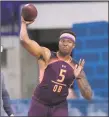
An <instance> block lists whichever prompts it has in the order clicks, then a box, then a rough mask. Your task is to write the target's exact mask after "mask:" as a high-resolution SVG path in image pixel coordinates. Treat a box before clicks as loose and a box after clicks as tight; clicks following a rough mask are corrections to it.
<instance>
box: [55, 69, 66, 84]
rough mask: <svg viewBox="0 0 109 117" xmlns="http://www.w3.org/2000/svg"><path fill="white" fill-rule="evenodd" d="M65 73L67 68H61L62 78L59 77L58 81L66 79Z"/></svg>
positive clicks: (60, 74)
mask: <svg viewBox="0 0 109 117" xmlns="http://www.w3.org/2000/svg"><path fill="white" fill-rule="evenodd" d="M65 73H66V70H65V69H61V70H60V73H59V76H60V77H61V79H57V82H63V81H64V79H65Z"/></svg>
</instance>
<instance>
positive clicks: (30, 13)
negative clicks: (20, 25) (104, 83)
mask: <svg viewBox="0 0 109 117" xmlns="http://www.w3.org/2000/svg"><path fill="white" fill-rule="evenodd" d="M37 14H38V12H37V9H36V7H35V6H34V5H33V4H26V5H24V6H23V7H22V11H21V15H22V16H23V18H24V20H25V21H34V20H35V19H36V17H37Z"/></svg>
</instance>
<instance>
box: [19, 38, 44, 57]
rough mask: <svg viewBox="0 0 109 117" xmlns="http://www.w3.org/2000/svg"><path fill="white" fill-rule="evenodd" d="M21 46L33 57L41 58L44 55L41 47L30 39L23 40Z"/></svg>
mask: <svg viewBox="0 0 109 117" xmlns="http://www.w3.org/2000/svg"><path fill="white" fill-rule="evenodd" d="M21 44H22V45H23V47H24V48H25V49H26V50H27V51H28V52H30V53H31V54H32V55H33V56H36V57H39V56H40V55H41V54H42V48H41V46H40V45H39V44H38V43H37V42H35V41H34V40H30V39H28V40H26V41H24V40H22V41H21Z"/></svg>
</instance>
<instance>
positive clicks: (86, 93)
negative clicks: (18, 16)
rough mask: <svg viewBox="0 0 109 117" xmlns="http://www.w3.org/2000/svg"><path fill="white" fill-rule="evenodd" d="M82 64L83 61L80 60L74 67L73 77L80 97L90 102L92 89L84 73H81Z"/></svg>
mask: <svg viewBox="0 0 109 117" xmlns="http://www.w3.org/2000/svg"><path fill="white" fill-rule="evenodd" d="M84 64H85V61H84V59H83V60H81V59H80V61H79V64H78V65H77V64H76V65H75V68H74V75H75V78H76V81H77V84H78V87H79V89H80V92H81V94H82V96H83V97H84V98H85V99H87V100H91V99H92V89H91V86H90V85H89V83H88V80H87V79H86V75H85V72H84V71H83V67H84Z"/></svg>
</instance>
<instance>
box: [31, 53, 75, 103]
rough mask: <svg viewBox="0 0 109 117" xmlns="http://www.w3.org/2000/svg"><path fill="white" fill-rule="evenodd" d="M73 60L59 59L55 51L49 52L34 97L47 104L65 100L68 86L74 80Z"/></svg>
mask: <svg viewBox="0 0 109 117" xmlns="http://www.w3.org/2000/svg"><path fill="white" fill-rule="evenodd" d="M74 65H75V61H73V60H72V61H71V62H70V63H67V62H65V61H62V60H59V59H58V57H57V54H56V53H55V52H51V58H50V62H49V64H48V66H47V67H46V69H45V71H44V74H43V80H42V81H41V83H40V84H39V85H38V86H37V87H36V90H35V91H34V96H33V98H34V99H37V100H39V101H41V102H42V103H44V104H47V105H53V104H58V103H60V102H63V101H65V100H66V97H67V96H68V88H69V87H70V85H71V84H72V82H73V81H74V79H75V77H74V73H73V66H74Z"/></svg>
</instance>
